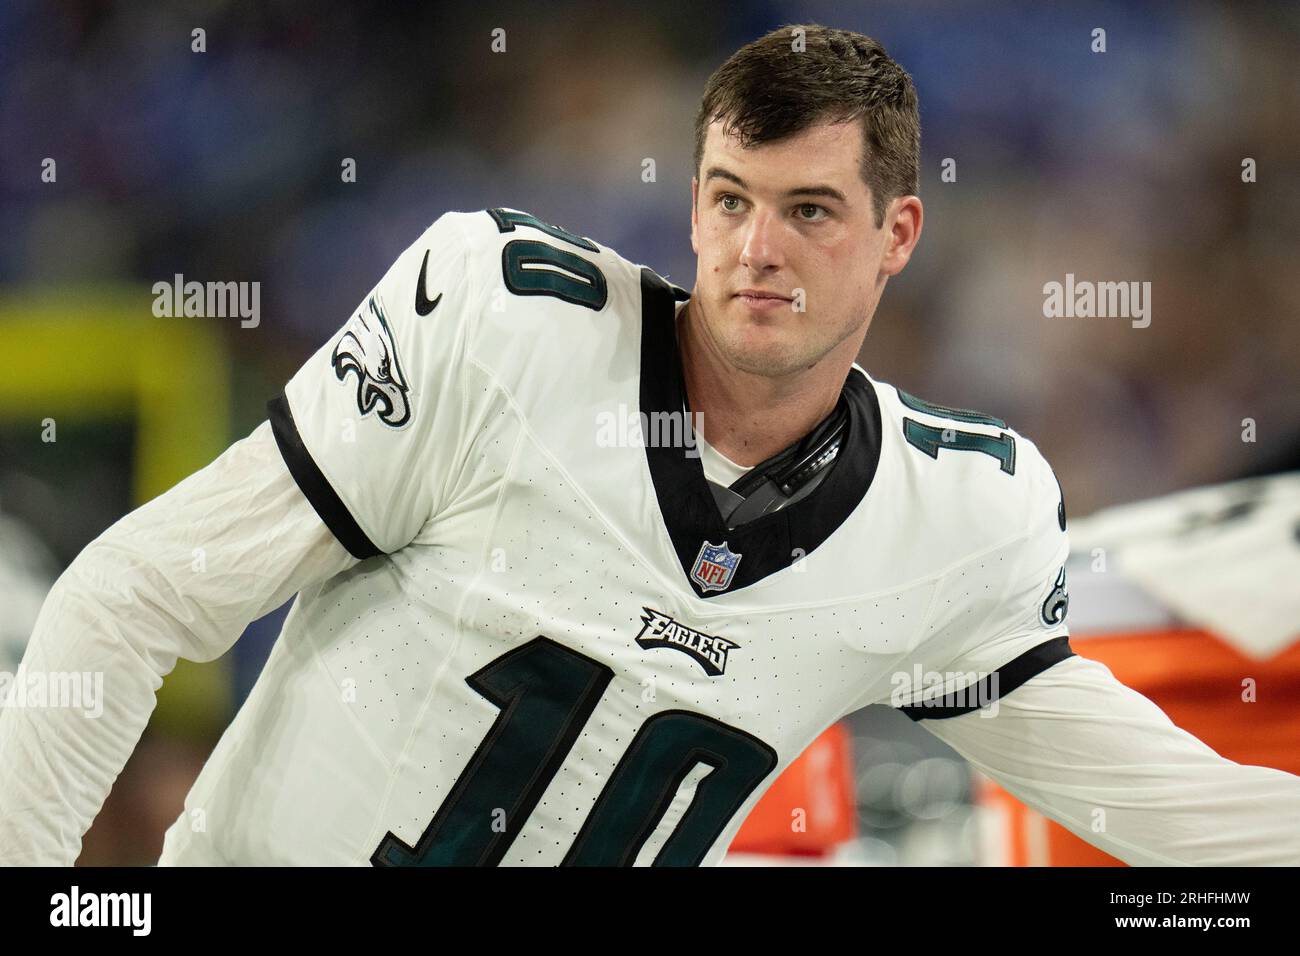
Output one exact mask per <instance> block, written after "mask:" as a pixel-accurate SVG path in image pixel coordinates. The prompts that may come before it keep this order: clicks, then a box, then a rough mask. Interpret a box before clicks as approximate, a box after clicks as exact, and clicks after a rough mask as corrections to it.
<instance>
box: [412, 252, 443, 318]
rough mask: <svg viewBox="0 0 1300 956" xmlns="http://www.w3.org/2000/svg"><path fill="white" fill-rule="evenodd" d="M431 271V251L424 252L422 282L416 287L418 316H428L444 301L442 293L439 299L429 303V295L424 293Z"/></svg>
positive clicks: (439, 294) (421, 272)
mask: <svg viewBox="0 0 1300 956" xmlns="http://www.w3.org/2000/svg"><path fill="white" fill-rule="evenodd" d="M428 271H429V250H428V249H425V250H424V261H423V262H421V263H420V281H419V284H418V285H416V287H415V311H416V313H417V314H418V315H428V314H429V313H430V312H432V311H433V310H434V308H435V307H436V306H437V305H438V303H439V302H441V301H442V293H441V292H439V293H438V298H436V299H434V300H433V301H432V302H430V301H429V295H428V293H426V292H425V291H424V277H425V275H426V274H427V273H428Z"/></svg>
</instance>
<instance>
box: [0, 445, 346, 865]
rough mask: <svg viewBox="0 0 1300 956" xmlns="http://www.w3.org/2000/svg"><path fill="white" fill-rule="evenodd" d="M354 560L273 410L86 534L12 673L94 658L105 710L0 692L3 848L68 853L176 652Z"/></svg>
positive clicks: (34, 858)
mask: <svg viewBox="0 0 1300 956" xmlns="http://www.w3.org/2000/svg"><path fill="white" fill-rule="evenodd" d="M356 560H357V559H356V558H354V557H352V556H351V555H350V554H349V553H348V552H347V551H346V550H345V549H344V548H343V546H342V545H340V544H339V543H338V541H337V540H336V539H335V538H334V536H333V534H331V532H330V530H329V529H328V528H327V527H326V526H325V525H324V524H323V523H322V522H321V519H320V517H319V516H318V515H317V514H316V512H315V511H314V510H313V508H312V506H311V505H310V504H309V503H308V501H307V499H306V498H305V497H304V496H303V494H302V492H301V491H299V489H298V486H297V485H296V484H295V483H294V480H293V478H292V477H291V475H290V473H289V470H288V469H287V468H286V466H285V464H284V461H283V459H282V458H281V455H280V452H279V450H278V449H277V447H276V443H275V439H274V438H273V436H272V434H271V426H270V424H269V423H268V422H263V423H262V424H261V425H260V426H258V427H257V428H256V429H255V430H254V431H253V433H252V434H251V435H249V436H248V437H247V438H244V439H242V440H240V441H237V442H235V443H234V444H233V445H232V446H231V447H230V448H228V449H227V450H226V451H225V452H224V453H223V454H222V455H221V456H220V457H219V458H217V459H216V460H215V461H214V462H212V464H210V465H208V466H207V467H206V468H203V469H202V470H200V471H198V472H196V473H194V474H193V475H191V476H189V477H188V478H186V479H185V480H184V481H182V482H180V483H179V484H178V485H176V486H175V487H174V488H172V489H171V490H170V491H168V492H166V493H165V494H163V495H160V496H159V497H157V498H155V499H154V500H153V501H150V502H149V503H147V504H145V505H143V506H142V507H140V508H138V509H137V510H135V511H133V512H131V513H130V514H128V515H126V516H125V517H124V518H122V519H121V520H120V521H118V522H117V523H116V524H114V525H113V526H112V527H110V528H109V529H108V530H107V531H105V532H104V533H103V534H101V535H100V536H99V537H98V538H96V539H95V540H94V541H92V542H91V543H90V544H89V545H87V546H86V548H85V550H84V551H82V553H81V554H80V555H78V557H77V558H76V560H75V561H73V562H72V564H71V565H69V566H68V568H67V570H66V571H64V573H63V574H62V575H61V576H60V577H59V579H58V581H56V582H55V584H54V587H53V588H52V589H51V590H50V593H49V595H48V596H47V597H46V599H45V603H44V605H43V606H42V608H41V612H40V615H39V616H38V618H37V620H36V626H35V629H34V631H33V633H32V637H31V641H30V643H29V644H28V647H27V651H26V654H25V655H24V658H23V663H22V667H21V668H20V670H19V673H18V675H16V680H15V683H17V682H19V681H23V680H25V679H27V677H30V676H31V675H45V674H50V673H58V672H63V673H69V672H71V673H84V672H88V671H89V672H99V673H102V674H103V698H104V699H103V708H102V715H100V716H98V717H90V716H87V715H86V711H85V710H84V709H82V708H59V707H49V706H46V707H39V708H38V707H31V706H24V707H16V706H7V707H3V708H0V863H6V864H10V865H14V864H18V865H58V866H70V865H72V863H73V862H75V860H76V858H77V855H78V854H79V853H80V850H81V838H82V836H83V835H84V834H85V832H86V830H88V829H89V828H90V824H91V822H92V821H93V820H94V818H95V815H96V814H97V813H98V812H99V810H100V807H101V806H103V803H104V800H105V798H106V797H107V796H108V792H109V790H110V789H111V788H112V786H113V781H114V780H115V779H116V778H117V775H118V774H119V773H120V772H121V770H122V767H123V765H124V764H125V763H126V761H127V758H128V757H130V755H131V752H132V751H133V750H134V749H135V746H136V744H137V742H138V741H139V739H140V735H141V733H143V731H144V728H145V725H146V724H147V723H148V721H149V716H150V714H152V712H153V709H154V705H155V703H156V698H155V694H156V692H157V690H158V688H159V687H160V686H161V684H162V680H163V677H164V676H165V675H166V674H168V673H169V672H170V671H171V670H172V668H173V667H174V666H175V664H176V660H177V658H178V657H183V658H186V659H187V660H193V661H209V660H212V659H214V658H216V657H219V656H220V655H221V654H223V653H224V652H225V651H226V650H227V649H229V648H230V647H231V645H232V644H234V642H235V641H236V640H237V639H238V637H239V635H240V634H242V633H243V630H244V628H245V627H246V626H247V625H248V623H249V622H250V621H253V620H256V619H257V618H259V617H261V616H262V615H264V614H266V613H268V612H269V611H272V610H274V609H275V608H276V607H278V606H280V605H281V604H283V603H284V602H285V601H286V600H288V599H289V597H290V596H292V595H293V594H294V593H296V592H297V591H298V590H299V589H301V588H302V587H304V586H306V585H307V584H309V583H311V582H315V581H320V580H324V579H326V578H328V577H331V576H333V575H334V574H337V573H338V572H340V571H343V570H345V569H346V568H348V567H350V566H352V565H353V564H355V563H356ZM24 675H27V677H25V676H24Z"/></svg>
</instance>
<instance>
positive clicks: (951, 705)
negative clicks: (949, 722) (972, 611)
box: [898, 634, 1074, 720]
mask: <svg viewBox="0 0 1300 956" xmlns="http://www.w3.org/2000/svg"><path fill="white" fill-rule="evenodd" d="M1073 656H1074V651H1073V650H1071V649H1070V636H1069V635H1068V634H1066V635H1064V636H1062V637H1054V638H1052V639H1051V640H1050V641H1044V642H1043V643H1042V644H1039V645H1038V646H1037V647H1032V648H1030V649H1029V650H1027V651H1025V652H1024V653H1023V654H1021V655H1020V656H1019V657H1017V658H1016V659H1015V660H1013V661H1010V662H1009V663H1006V664H1003V665H1002V666H1001V667H999V668H998V669H997V670H996V671H995V672H994V673H996V674H997V678H998V693H997V694H996V695H994V694H993V693H992V692H991V690H990V682H991V681H992V680H993V675H992V674H990V675H989V676H988V677H985V678H984V679H983V680H981V681H980V682H979V684H978V685H976V686H978V687H979V691H978V692H976V693H975V694H974V697H975V699H976V700H977V701H984V702H986V703H992V702H993V701H994V700H996V699H998V698H1001V697H1005V696H1007V694H1009V693H1011V692H1012V691H1013V690H1015V689H1016V688H1017V687H1019V686H1020V685H1021V684H1023V683H1024V682H1025V681H1027V680H1029V679H1030V678H1031V677H1034V676H1035V675H1037V674H1041V673H1042V672H1043V671H1045V670H1047V668H1049V667H1051V666H1052V665H1053V664H1056V663H1059V662H1060V661H1063V660H1065V659H1066V658H1067V657H1073ZM957 694H958V692H957V691H954V692H953V693H951V694H948V695H947V696H945V697H942V698H939V699H940V700H943V701H944V702H945V703H943V704H939V703H935V704H934V705H932V706H928V707H927V706H923V705H919V704H913V705H911V706H908V707H899V708H898V710H901V711H902V712H903V713H905V714H907V716H908V717H911V718H912V719H913V720H942V719H943V718H945V717H959V716H961V715H962V714H969V713H970V712H971V711H973V710H979V709H980V705H979V704H971V703H963V704H961V705H958V704H957V703H956V701H957V699H958V698H957ZM961 695H962V699H963V700H966V699H969V698H970V697H971V696H972V694H971V690H970V688H966V689H964V691H963V692H961Z"/></svg>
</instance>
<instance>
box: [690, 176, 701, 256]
mask: <svg viewBox="0 0 1300 956" xmlns="http://www.w3.org/2000/svg"><path fill="white" fill-rule="evenodd" d="M699 226H700V180H699V177H698V176H692V177H691V248H692V249H693V250H695V254H696V255H697V256H698V255H699V254H700V241H699V239H697V238H696V235H695V232H696V230H697V229H699Z"/></svg>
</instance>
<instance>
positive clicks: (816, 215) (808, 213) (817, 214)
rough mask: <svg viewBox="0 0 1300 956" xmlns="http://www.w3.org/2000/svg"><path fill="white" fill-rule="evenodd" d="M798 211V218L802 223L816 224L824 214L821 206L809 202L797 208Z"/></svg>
mask: <svg viewBox="0 0 1300 956" xmlns="http://www.w3.org/2000/svg"><path fill="white" fill-rule="evenodd" d="M798 209H799V218H800V219H802V220H803V221H804V222H817V221H818V220H820V219H822V218H824V213H825V212H826V210H825V209H823V208H822V207H821V206H819V205H817V204H816V203H811V202H806V203H804V204H803V205H801V206H799V207H798Z"/></svg>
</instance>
